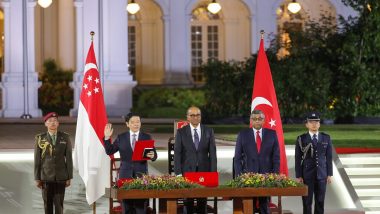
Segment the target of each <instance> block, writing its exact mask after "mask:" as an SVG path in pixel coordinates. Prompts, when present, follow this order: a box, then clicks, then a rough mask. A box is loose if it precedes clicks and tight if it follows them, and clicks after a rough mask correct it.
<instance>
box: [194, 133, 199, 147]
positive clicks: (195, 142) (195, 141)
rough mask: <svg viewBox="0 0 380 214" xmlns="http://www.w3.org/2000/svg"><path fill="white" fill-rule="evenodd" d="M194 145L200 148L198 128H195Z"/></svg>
mask: <svg viewBox="0 0 380 214" xmlns="http://www.w3.org/2000/svg"><path fill="white" fill-rule="evenodd" d="M194 145H195V148H196V149H197V150H198V146H199V135H198V132H197V129H194Z"/></svg>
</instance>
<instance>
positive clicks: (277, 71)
mask: <svg viewBox="0 0 380 214" xmlns="http://www.w3.org/2000/svg"><path fill="white" fill-rule="evenodd" d="M345 3H346V4H348V5H350V6H352V7H353V8H354V9H355V10H356V11H358V17H356V18H352V17H349V18H348V19H347V20H344V19H343V18H340V20H339V23H340V24H339V25H338V26H339V27H337V25H336V21H335V19H332V18H331V17H322V18H321V20H319V21H318V22H309V23H306V25H305V28H304V30H303V31H293V32H290V38H291V45H290V46H288V47H287V48H289V52H290V55H288V56H286V57H284V58H278V56H277V53H278V50H279V49H280V48H281V47H282V46H281V45H282V44H281V43H280V42H279V40H277V37H276V36H273V37H272V38H273V40H272V44H271V46H270V47H269V48H268V49H267V56H268V60H269V63H270V66H271V71H272V75H273V81H274V85H275V88H276V93H277V98H278V103H279V108H280V111H281V115H282V118H283V119H285V120H287V118H301V117H302V116H303V114H304V113H305V112H307V111H311V110H318V111H321V112H322V113H323V117H324V118H337V119H338V122H352V121H353V120H352V119H353V118H354V117H356V116H369V117H373V116H380V87H379V82H380V75H378V73H379V62H380V54H379V51H380V34H379V33H378V32H379V26H380V1H377V0H367V1H364V0H345ZM255 62H256V55H252V56H251V57H250V58H249V59H247V60H246V61H244V62H233V61H232V62H219V61H215V60H214V61H209V62H208V63H207V64H204V65H203V66H202V69H203V71H204V73H205V77H206V83H205V86H204V89H205V93H206V97H207V100H206V102H207V104H206V109H207V111H208V112H210V116H211V117H212V118H220V117H229V116H244V115H247V114H248V111H249V109H250V101H251V99H250V94H251V91H252V83H253V75H254V71H255ZM285 122H287V121H285ZM288 122H291V121H288Z"/></svg>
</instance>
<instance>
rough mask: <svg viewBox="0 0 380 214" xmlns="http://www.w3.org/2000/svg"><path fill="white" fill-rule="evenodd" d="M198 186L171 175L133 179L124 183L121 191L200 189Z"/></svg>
mask: <svg viewBox="0 0 380 214" xmlns="http://www.w3.org/2000/svg"><path fill="white" fill-rule="evenodd" d="M201 187H202V186H200V185H199V184H196V183H192V182H191V181H188V180H187V179H186V178H185V177H182V176H180V177H177V176H172V175H162V176H154V175H143V176H142V177H140V178H135V179H131V180H127V181H125V182H124V183H123V184H122V186H121V187H120V188H121V189H127V190H130V189H138V190H171V189H190V188H201Z"/></svg>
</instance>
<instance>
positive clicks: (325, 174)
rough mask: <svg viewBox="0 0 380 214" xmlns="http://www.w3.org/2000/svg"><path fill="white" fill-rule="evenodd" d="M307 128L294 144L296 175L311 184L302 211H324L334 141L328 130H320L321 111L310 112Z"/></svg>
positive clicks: (318, 212)
mask: <svg viewBox="0 0 380 214" xmlns="http://www.w3.org/2000/svg"><path fill="white" fill-rule="evenodd" d="M305 123H306V128H307V129H308V132H307V133H305V134H302V135H300V136H298V137H297V142H296V148H295V169H296V178H297V179H298V180H299V181H300V182H303V183H304V184H306V185H307V186H308V195H307V196H303V197H302V204H303V213H304V214H311V213H312V203H313V196H314V213H315V214H321V213H324V202H325V194H326V184H327V183H331V176H332V175H333V169H332V144H331V138H330V136H329V135H328V134H325V133H323V132H319V128H320V126H321V124H320V115H319V113H318V112H311V113H309V114H307V117H306V121H305Z"/></svg>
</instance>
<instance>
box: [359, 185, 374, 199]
mask: <svg viewBox="0 0 380 214" xmlns="http://www.w3.org/2000/svg"><path fill="white" fill-rule="evenodd" d="M355 191H356V193H357V194H358V196H359V197H360V198H361V197H367V196H376V197H380V188H373V187H368V189H363V188H356V189H355Z"/></svg>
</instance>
